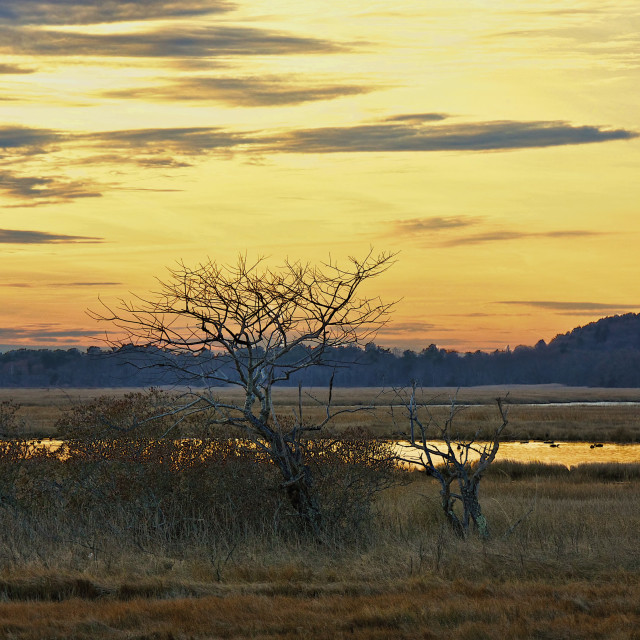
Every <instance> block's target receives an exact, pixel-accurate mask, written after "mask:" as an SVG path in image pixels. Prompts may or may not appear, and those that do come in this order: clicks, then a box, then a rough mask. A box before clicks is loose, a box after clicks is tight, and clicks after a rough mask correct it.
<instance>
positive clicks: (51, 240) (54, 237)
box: [0, 229, 104, 244]
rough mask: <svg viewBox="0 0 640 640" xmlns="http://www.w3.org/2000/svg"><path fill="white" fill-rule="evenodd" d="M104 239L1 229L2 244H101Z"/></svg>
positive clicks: (0, 242) (0, 241) (0, 239)
mask: <svg viewBox="0 0 640 640" xmlns="http://www.w3.org/2000/svg"><path fill="white" fill-rule="evenodd" d="M99 242H104V238H98V237H92V236H69V235H64V234H59V233H49V232H48V231H25V230H20V229H0V244H78V243H99Z"/></svg>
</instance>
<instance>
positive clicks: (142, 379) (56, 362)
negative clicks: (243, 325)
mask: <svg viewBox="0 0 640 640" xmlns="http://www.w3.org/2000/svg"><path fill="white" fill-rule="evenodd" d="M300 348H301V349H304V348H305V347H300ZM327 355H328V357H329V358H330V359H331V366H328V367H313V368H311V369H308V370H306V371H301V372H299V373H298V374H296V375H294V376H292V377H291V379H290V380H289V384H292V385H297V384H298V383H301V384H303V385H304V386H327V385H328V384H329V381H330V380H331V379H333V381H334V383H335V385H336V386H343V387H353V386H365V387H366V386H374V387H378V386H404V385H407V384H410V383H411V382H412V381H416V382H417V383H418V384H419V385H422V386H425V387H439V386H461V387H466V386H474V385H483V384H548V383H559V384H566V385H575V386H588V387H640V314H635V313H627V314H625V315H622V316H613V317H610V318H603V319H602V320H598V321H597V322H591V323H590V324H587V325H585V326H584V327H576V328H575V329H573V330H572V331H570V332H568V333H565V334H562V335H559V336H556V337H555V338H554V339H553V340H552V341H551V342H550V343H549V344H545V342H544V340H540V341H539V342H538V343H537V344H536V345H535V346H534V347H527V346H519V347H516V348H515V349H513V350H510V349H509V348H507V349H506V350H505V351H494V352H493V353H484V352H482V351H476V352H474V353H458V352H457V351H448V350H447V349H440V348H439V347H437V346H436V345H435V344H431V345H429V346H428V347H426V348H424V349H422V350H421V351H411V350H409V349H407V350H405V351H402V352H400V351H398V350H394V351H391V350H390V349H385V348H383V347H379V346H377V345H375V344H373V343H369V344H367V345H366V346H365V347H364V348H360V347H355V346H350V347H340V348H337V349H334V350H332V351H330V352H329V353H328V354H327ZM191 358H197V359H198V361H197V362H196V361H193V360H191ZM185 359H186V360H185ZM211 359H214V360H215V366H216V370H217V371H218V372H224V373H225V374H226V375H227V377H228V379H229V380H233V379H234V376H236V375H237V373H236V372H235V370H234V369H233V367H232V366H230V364H229V363H228V362H226V361H225V360H224V358H222V357H219V356H217V355H216V354H215V353H213V352H202V353H201V354H199V355H198V356H193V355H183V356H180V357H178V356H172V355H170V354H166V353H163V352H161V351H158V350H155V349H151V348H149V349H145V348H142V347H134V346H132V345H126V346H124V347H121V348H120V349H112V350H108V351H103V350H101V349H98V348H97V347H90V348H89V349H88V350H87V351H86V352H85V353H83V352H81V351H80V350H78V349H68V350H66V351H64V350H61V349H56V350H55V351H51V350H48V349H38V350H29V349H18V350H16V351H9V352H7V353H4V354H0V387H50V386H55V387H110V386H125V387H148V386H150V385H162V384H169V385H170V384H184V383H190V384H193V385H196V386H197V385H199V384H201V379H200V375H199V376H198V379H197V380H196V379H194V380H185V378H184V375H182V376H181V374H180V372H179V370H180V369H182V370H183V371H185V370H188V369H190V368H193V367H194V365H196V366H197V367H196V368H197V369H198V370H199V371H206V370H208V367H209V366H210V365H211ZM157 365H162V366H161V367H158V366H157Z"/></svg>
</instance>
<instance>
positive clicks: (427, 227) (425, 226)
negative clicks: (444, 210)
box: [385, 216, 483, 236]
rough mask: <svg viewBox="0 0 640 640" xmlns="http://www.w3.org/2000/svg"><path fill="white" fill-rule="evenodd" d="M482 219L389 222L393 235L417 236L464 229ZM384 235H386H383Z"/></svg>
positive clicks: (414, 219)
mask: <svg viewBox="0 0 640 640" xmlns="http://www.w3.org/2000/svg"><path fill="white" fill-rule="evenodd" d="M482 220H483V218H480V217H477V216H476V217H471V216H470V217H463V216H444V217H442V216H432V217H429V218H410V219H409V220H394V221H393V222H391V223H390V224H391V226H392V228H393V231H394V234H395V235H409V236H419V235H421V234H423V233H426V232H434V231H449V230H452V229H465V228H467V227H471V226H474V225H477V224H479V223H480V222H481V221H482ZM385 235H386V234H385Z"/></svg>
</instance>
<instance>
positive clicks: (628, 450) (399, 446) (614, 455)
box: [32, 438, 640, 467]
mask: <svg viewBox="0 0 640 640" xmlns="http://www.w3.org/2000/svg"><path fill="white" fill-rule="evenodd" d="M32 442H33V443H34V444H36V443H37V444H38V445H40V446H45V447H48V448H49V449H50V450H51V451H55V450H56V449H58V448H59V447H60V445H61V444H62V440H55V439H49V438H47V439H45V440H39V441H37V440H34V441H32ZM483 444H484V443H482V442H478V443H477V445H478V446H482V445H483ZM407 445H408V443H407V442H406V441H398V442H396V444H395V446H394V449H395V452H396V454H397V455H399V456H400V457H402V458H404V459H406V460H417V459H419V457H420V454H419V452H416V451H412V450H411V448H410V447H408V446H407ZM429 445H431V446H435V447H438V448H442V447H443V443H442V442H441V441H440V442H438V441H430V442H429ZM474 457H476V458H477V457H478V456H477V454H476V455H475V456H474V455H471V456H470V458H471V459H473V458H474ZM496 460H515V461H516V462H544V463H555V464H563V465H565V466H567V467H571V466H574V465H577V464H584V463H587V462H640V444H611V443H606V442H605V443H600V444H599V445H598V446H594V443H593V442H556V443H553V445H552V444H550V443H549V442H540V441H534V440H532V441H530V442H502V443H500V448H499V449H498V455H497V456H496Z"/></svg>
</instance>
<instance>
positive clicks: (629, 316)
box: [549, 313, 640, 351]
mask: <svg viewBox="0 0 640 640" xmlns="http://www.w3.org/2000/svg"><path fill="white" fill-rule="evenodd" d="M549 347H551V348H560V349H591V350H594V351H615V350H617V349H623V350H624V349H636V350H640V314H638V313H626V314H625V315H622V316H611V317H609V318H602V319H601V320H598V321H597V322H590V323H589V324H586V325H585V326H584V327H576V328H575V329H574V330H573V331H569V332H568V333H563V334H561V335H558V336H556V337H555V338H554V339H553V340H552V341H551V342H550V343H549Z"/></svg>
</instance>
